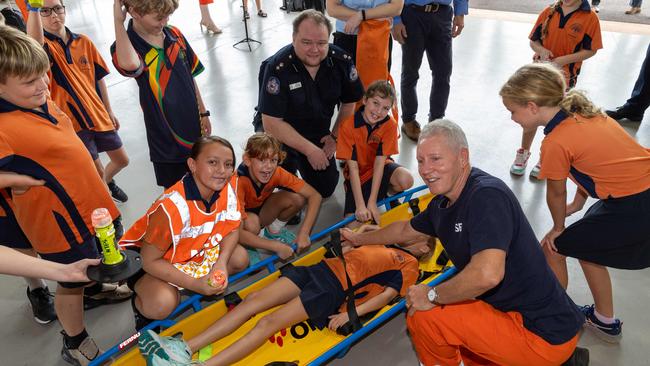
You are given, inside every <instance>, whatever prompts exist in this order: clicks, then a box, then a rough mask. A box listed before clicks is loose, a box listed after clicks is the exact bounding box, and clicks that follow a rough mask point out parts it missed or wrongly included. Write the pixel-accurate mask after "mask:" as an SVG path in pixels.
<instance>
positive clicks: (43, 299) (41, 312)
mask: <svg viewBox="0 0 650 366" xmlns="http://www.w3.org/2000/svg"><path fill="white" fill-rule="evenodd" d="M27 298H28V299H29V304H30V305H31V306H32V312H33V313H34V320H36V322H37V323H39V324H49V323H51V322H52V321H53V320H56V311H55V310H54V295H52V294H51V293H50V290H48V288H47V287H39V288H37V289H34V290H30V289H29V287H28V288H27Z"/></svg>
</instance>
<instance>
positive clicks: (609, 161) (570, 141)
mask: <svg viewBox="0 0 650 366" xmlns="http://www.w3.org/2000/svg"><path fill="white" fill-rule="evenodd" d="M544 133H545V134H546V137H545V138H544V140H543V141H542V156H541V164H542V169H541V170H540V178H541V179H554V180H562V179H566V178H570V179H571V180H572V181H574V182H575V183H576V184H577V185H578V187H579V188H580V189H582V190H583V191H585V192H587V193H588V194H589V195H590V196H591V197H594V198H600V199H607V198H618V197H625V196H630V195H633V194H635V193H640V192H643V191H645V190H647V189H650V150H649V149H646V148H644V147H643V146H641V145H639V143H637V142H636V141H635V140H634V139H633V138H632V137H631V136H630V135H629V134H628V133H627V132H625V130H624V129H623V128H622V127H621V126H620V125H619V124H618V123H616V121H614V120H613V119H611V118H610V117H607V116H604V115H599V116H596V117H592V118H584V117H582V116H579V115H573V116H571V115H569V114H567V113H566V112H564V111H560V112H558V114H556V115H555V117H554V118H553V119H552V120H551V121H550V122H549V123H548V124H547V125H546V128H544Z"/></svg>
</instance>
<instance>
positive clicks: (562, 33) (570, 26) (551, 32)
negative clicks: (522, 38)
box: [529, 0, 603, 87]
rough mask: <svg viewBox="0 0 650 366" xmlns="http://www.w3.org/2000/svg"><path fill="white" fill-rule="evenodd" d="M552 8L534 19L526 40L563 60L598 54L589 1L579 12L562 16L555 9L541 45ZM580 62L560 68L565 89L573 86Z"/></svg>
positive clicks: (596, 24) (596, 29) (596, 30)
mask: <svg viewBox="0 0 650 366" xmlns="http://www.w3.org/2000/svg"><path fill="white" fill-rule="evenodd" d="M551 11H553V6H550V7H547V8H546V9H544V11H542V13H541V14H540V15H539V17H538V18H537V22H535V26H533V30H532V31H531V32H530V35H529V38H530V40H532V41H539V42H541V43H542V46H544V48H546V49H548V50H549V51H551V52H552V53H553V56H555V57H558V56H565V55H570V54H572V53H576V52H578V51H580V50H599V49H601V48H603V41H602V37H601V34H600V21H599V20H598V15H596V13H595V12H594V11H592V10H591V6H590V5H589V2H588V1H585V0H583V2H582V4H581V5H580V8H578V10H576V11H574V12H572V13H569V14H566V15H564V14H563V13H562V9H561V8H559V7H558V9H557V10H555V12H554V14H553V15H552V16H551V20H550V22H549V27H548V34H547V36H546V38H545V39H544V40H543V41H542V25H543V24H544V22H545V21H546V19H547V18H548V15H549V14H550V12H551ZM581 66H582V62H575V63H572V64H568V65H564V66H562V70H563V71H564V73H565V76H566V78H567V86H568V87H573V86H575V83H576V80H577V78H578V74H580V67H581Z"/></svg>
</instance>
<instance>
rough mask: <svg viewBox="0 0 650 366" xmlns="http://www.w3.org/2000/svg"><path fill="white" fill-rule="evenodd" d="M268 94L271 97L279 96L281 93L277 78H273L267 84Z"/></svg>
mask: <svg viewBox="0 0 650 366" xmlns="http://www.w3.org/2000/svg"><path fill="white" fill-rule="evenodd" d="M266 92H267V93H269V94H271V95H278V94H279V93H280V80H279V79H278V78H276V77H275V76H271V77H270V78H269V80H268V81H267V82H266Z"/></svg>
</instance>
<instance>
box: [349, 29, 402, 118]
mask: <svg viewBox="0 0 650 366" xmlns="http://www.w3.org/2000/svg"><path fill="white" fill-rule="evenodd" d="M390 28H391V21H390V20H387V19H370V20H365V21H363V22H361V24H359V33H358V35H357V60H356V61H357V62H356V67H357V71H358V73H359V78H360V79H361V82H362V83H363V88H364V89H367V88H368V85H370V84H372V82H373V81H376V80H388V81H390V83H391V85H393V88H394V87H395V82H394V81H393V77H392V76H391V75H390V73H389V72H388V68H387V67H386V65H387V64H388V56H389V54H388V39H389V38H390ZM362 104H363V101H359V102H358V103H357V108H356V109H359V107H361V105H362ZM393 118H394V119H395V120H396V121H398V120H399V117H398V115H397V103H394V105H393Z"/></svg>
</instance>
